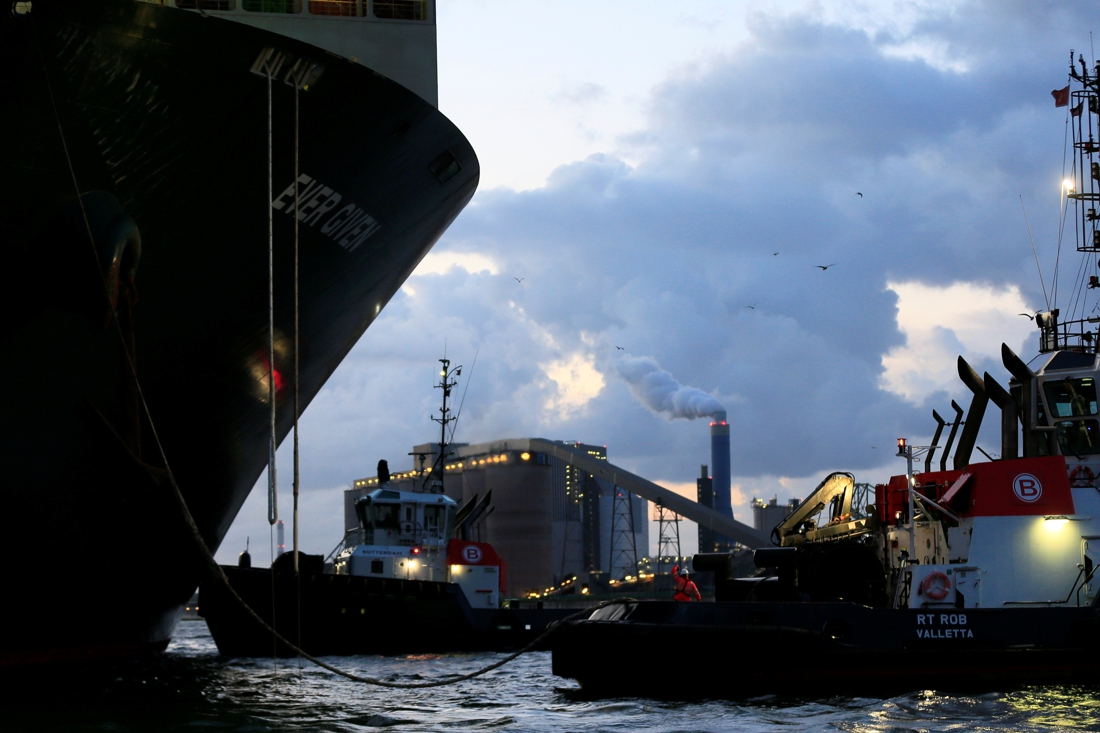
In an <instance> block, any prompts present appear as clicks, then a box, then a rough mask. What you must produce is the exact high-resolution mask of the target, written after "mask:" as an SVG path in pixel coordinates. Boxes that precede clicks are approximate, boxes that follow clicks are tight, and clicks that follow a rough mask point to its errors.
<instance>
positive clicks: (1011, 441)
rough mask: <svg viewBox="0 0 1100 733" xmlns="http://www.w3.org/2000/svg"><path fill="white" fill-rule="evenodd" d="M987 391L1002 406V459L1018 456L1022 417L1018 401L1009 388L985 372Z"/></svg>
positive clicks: (995, 402)
mask: <svg viewBox="0 0 1100 733" xmlns="http://www.w3.org/2000/svg"><path fill="white" fill-rule="evenodd" d="M985 393H986V394H987V395H989V399H991V400H993V404H995V405H996V406H997V407H999V408H1001V460H1010V459H1013V458H1017V457H1018V456H1019V454H1020V440H1019V432H1020V428H1019V425H1018V423H1017V421H1018V420H1019V419H1020V418H1019V415H1018V413H1017V410H1016V401H1015V400H1014V399H1012V395H1011V394H1009V392H1008V390H1007V389H1005V388H1004V387H1002V386H1001V384H1000V383H999V382H998V381H997V380H996V379H994V378H993V376H992V375H990V373H989V372H986V373H985Z"/></svg>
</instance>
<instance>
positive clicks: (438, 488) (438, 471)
mask: <svg viewBox="0 0 1100 733" xmlns="http://www.w3.org/2000/svg"><path fill="white" fill-rule="evenodd" d="M439 363H440V364H442V366H443V368H442V369H441V370H440V372H439V384H437V385H435V387H436V389H441V390H443V407H441V408H440V409H439V417H433V418H432V421H433V422H437V423H439V458H438V459H437V460H436V462H435V465H433V466H432V472H431V476H430V477H429V480H430V481H431V489H430V491H431V493H436V494H442V493H443V474H444V473H446V471H445V470H444V467H445V466H446V462H447V456H448V455H450V454H449V453H448V452H447V426H448V425H449V424H450V423H452V422H454V421H455V420H456V419H457V418H454V417H451V408H449V407H448V406H447V399H448V398H449V397H450V396H451V390H452V389H454V387H455V385H456V384H458V379H457V377H459V376H461V375H462V365H461V364H459V365H458V366H456V367H455V368H454V369H452V368H451V360H450V359H440V360H439ZM425 486H427V481H425Z"/></svg>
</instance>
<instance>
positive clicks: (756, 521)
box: [752, 497, 801, 535]
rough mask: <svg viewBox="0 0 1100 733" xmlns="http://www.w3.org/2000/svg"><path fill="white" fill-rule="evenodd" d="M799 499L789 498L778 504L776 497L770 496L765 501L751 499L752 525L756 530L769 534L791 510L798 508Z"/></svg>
mask: <svg viewBox="0 0 1100 733" xmlns="http://www.w3.org/2000/svg"><path fill="white" fill-rule="evenodd" d="M800 503H801V500H800V499H791V500H790V501H788V502H787V503H786V504H780V503H779V499H778V498H777V497H772V498H771V499H770V500H769V501H767V502H765V501H764V500H763V499H753V500H752V526H753V528H754V529H756V531H758V532H763V533H764V534H766V535H770V534H771V531H772V530H773V529H775V528H776V526H777V525H778V524H779V523H780V522H782V521H783V520H784V519H786V518H787V517H788V516H789V515H790V513H791V512H793V511H794V510H795V509H797V508H798V505H799V504H800Z"/></svg>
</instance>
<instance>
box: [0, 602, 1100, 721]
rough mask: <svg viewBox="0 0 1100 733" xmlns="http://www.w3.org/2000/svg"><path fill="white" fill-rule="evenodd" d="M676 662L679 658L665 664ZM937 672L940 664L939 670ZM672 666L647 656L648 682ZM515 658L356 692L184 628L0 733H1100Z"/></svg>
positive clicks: (1048, 706) (383, 672) (9, 707)
mask: <svg viewBox="0 0 1100 733" xmlns="http://www.w3.org/2000/svg"><path fill="white" fill-rule="evenodd" d="M676 656H677V657H679V658H681V659H682V655H676ZM496 658H497V656H496V655H493V654H462V655H458V654H456V655H439V656H435V655H432V656H420V657H397V658H375V657H348V658H343V659H337V660H333V661H336V662H337V663H338V664H340V665H341V666H343V667H344V668H346V669H348V670H350V671H355V672H358V673H360V674H366V675H371V676H388V675H392V676H394V677H395V678H398V679H406V680H414V679H422V678H434V677H438V676H441V675H445V674H451V673H461V672H467V671H472V670H474V669H477V668H479V667H481V666H483V665H485V664H487V663H489V662H490V661H492V660H494V659H496ZM945 663H950V662H949V660H945ZM676 664H677V662H675V661H672V660H671V659H670V658H669V656H668V655H665V654H662V650H661V649H660V647H659V646H657V645H655V647H654V655H653V674H654V675H661V674H663V675H666V676H667V677H668V678H669V680H670V684H675V675H676ZM575 687H576V686H575V685H574V684H573V683H572V682H569V681H566V680H562V679H560V678H558V677H554V676H553V675H551V674H550V655H549V654H547V653H538V654H528V655H526V656H524V657H520V658H519V659H518V660H516V661H515V662H512V663H511V664H508V665H506V666H505V667H503V668H501V669H499V670H497V671H495V672H492V673H490V674H489V675H488V676H486V677H482V678H479V679H477V680H472V681H469V682H463V683H459V684H457V685H454V686H450V687H442V688H436V689H432V690H397V691H394V690H384V689H379V688H373V687H366V686H363V685H358V684H356V683H352V682H348V681H346V680H344V679H342V678H338V677H335V676H333V675H331V674H329V673H328V672H324V671H321V670H318V669H316V668H314V667H312V666H311V665H309V664H308V663H306V664H304V665H303V667H302V669H301V671H299V669H298V665H297V663H296V662H293V661H290V660H282V661H280V663H279V665H278V666H277V668H273V664H272V660H270V659H267V660H243V659H240V660H234V659H223V658H221V657H219V656H218V654H217V651H216V649H215V647H214V644H213V642H212V641H211V639H210V635H209V633H208V632H207V630H206V624H205V623H203V622H201V621H198V622H196V621H188V622H184V623H183V624H182V625H181V627H180V630H179V633H178V636H177V638H176V640H175V641H174V642H173V643H172V646H171V647H170V648H169V650H168V652H167V653H166V654H164V655H161V656H160V657H158V658H156V659H151V660H144V661H140V662H135V661H129V662H120V663H115V664H112V665H108V666H106V667H104V666H103V665H97V666H90V667H84V668H79V667H74V668H70V669H67V670H65V671H64V672H58V671H57V670H53V671H51V672H49V673H45V672H38V673H33V674H25V675H22V676H21V677H20V678H18V679H7V680H4V681H3V686H2V688H0V689H2V690H3V693H2V698H0V699H2V700H3V708H2V710H0V730H2V731H24V730H25V731H207V730H209V731H241V732H242V733H243V732H245V731H340V732H343V731H377V730H383V729H389V730H394V731H403V730H404V731H427V730H431V731H483V730H487V731H625V732H629V733H642V732H644V731H659V732H661V733H673V732H680V731H683V732H688V731H692V732H694V731H760V730H768V731H770V730H780V731H792V732H794V731H851V732H852V733H864V732H866V733H871V732H877V731H881V732H883V733H887V732H889V733H895V732H896V733H900V732H902V731H1051V730H1054V729H1058V728H1065V729H1073V730H1091V731H1100V689H1097V688H1083V687H1082V688H1075V687H1069V686H1057V687H1034V688H1025V689H1022V690H1018V691H1014V692H1008V693H990V694H985V695H968V696H962V695H942V694H938V693H935V692H931V691H924V692H919V693H914V694H910V695H904V696H901V697H895V698H890V699H886V700H884V699H877V698H861V697H849V698H834V699H828V700H817V701H812V702H807V701H797V700H789V699H782V698H779V697H765V698H755V699H752V700H742V701H738V702H725V701H711V702H694V703H668V702H654V701H649V700H643V699H633V698H625V699H614V700H603V701H591V700H583V699H578V698H577V696H576V695H571V694H570V690H572V689H575Z"/></svg>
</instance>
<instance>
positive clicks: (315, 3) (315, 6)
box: [309, 0, 365, 18]
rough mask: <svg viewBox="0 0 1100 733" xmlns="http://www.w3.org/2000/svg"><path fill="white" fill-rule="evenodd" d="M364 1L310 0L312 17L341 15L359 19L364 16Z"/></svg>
mask: <svg viewBox="0 0 1100 733" xmlns="http://www.w3.org/2000/svg"><path fill="white" fill-rule="evenodd" d="M363 5H365V3H364V1H363V0H310V2H309V14H310V15H339V16H342V17H345V18H357V17H359V16H361V15H362V14H363Z"/></svg>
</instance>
